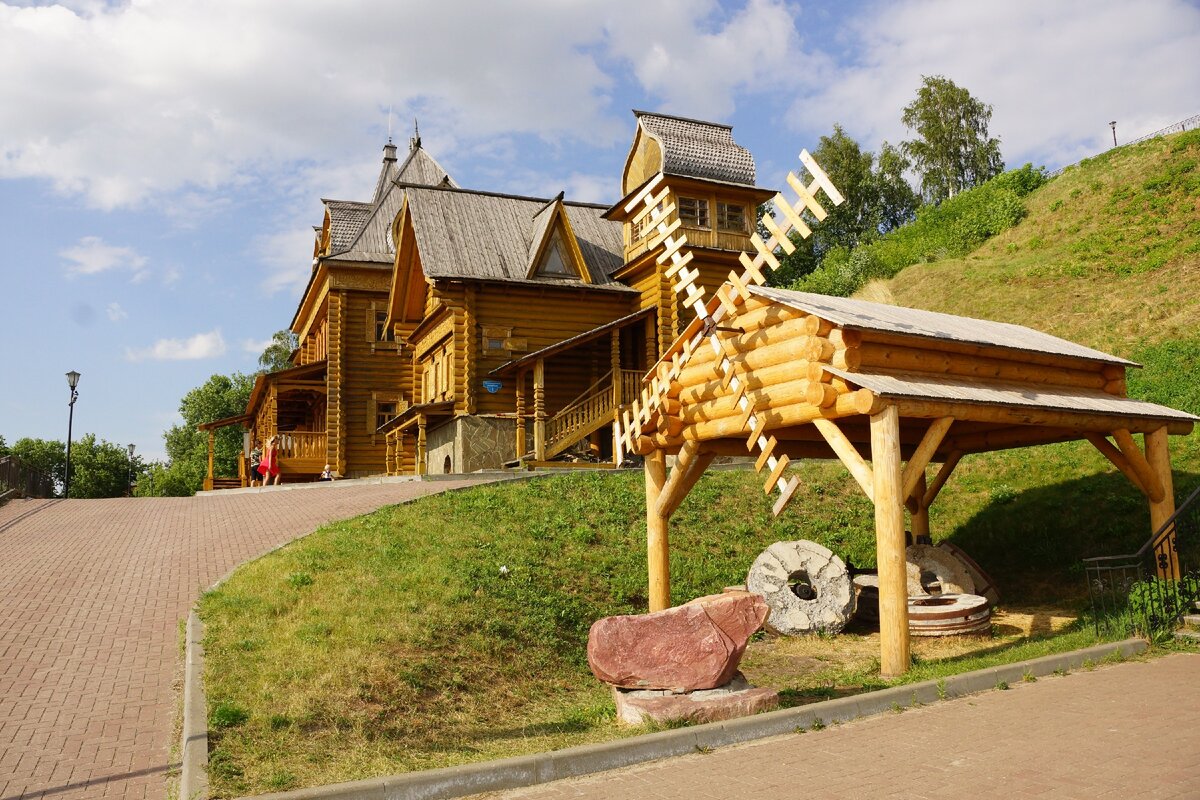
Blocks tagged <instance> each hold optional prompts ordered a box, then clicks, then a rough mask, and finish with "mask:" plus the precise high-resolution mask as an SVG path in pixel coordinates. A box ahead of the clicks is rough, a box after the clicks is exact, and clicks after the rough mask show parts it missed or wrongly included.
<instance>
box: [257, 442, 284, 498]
mask: <svg viewBox="0 0 1200 800" xmlns="http://www.w3.org/2000/svg"><path fill="white" fill-rule="evenodd" d="M258 471H259V472H260V473H261V474H262V477H263V486H270V485H271V483H272V479H274V483H275V485H276V486H278V485H279V484H280V483H281V482H282V478H283V476H282V475H280V474H279V437H278V436H271V437H268V439H267V444H266V446H265V447H264V448H263V453H262V463H260V464H259V465H258Z"/></svg>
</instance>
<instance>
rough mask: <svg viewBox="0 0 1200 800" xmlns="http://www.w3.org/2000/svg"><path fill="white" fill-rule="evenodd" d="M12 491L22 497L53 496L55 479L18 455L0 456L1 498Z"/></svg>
mask: <svg viewBox="0 0 1200 800" xmlns="http://www.w3.org/2000/svg"><path fill="white" fill-rule="evenodd" d="M10 493H11V494H14V495H18V496H21V497H53V496H54V480H53V479H52V478H51V477H50V476H49V475H47V474H46V473H44V472H42V471H40V470H36V469H34V468H33V467H31V466H29V465H28V464H26V463H25V462H24V461H22V460H21V459H19V458H17V457H16V456H0V499H4V498H5V497H6V496H8V495H9V494H10Z"/></svg>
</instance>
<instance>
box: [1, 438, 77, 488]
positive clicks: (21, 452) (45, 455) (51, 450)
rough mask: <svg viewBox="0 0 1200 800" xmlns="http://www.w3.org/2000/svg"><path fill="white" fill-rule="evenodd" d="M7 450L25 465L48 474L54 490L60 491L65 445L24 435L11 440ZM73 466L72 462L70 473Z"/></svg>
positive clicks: (64, 473) (65, 459)
mask: <svg viewBox="0 0 1200 800" xmlns="http://www.w3.org/2000/svg"><path fill="white" fill-rule="evenodd" d="M9 452H10V453H11V454H12V455H14V456H16V457H17V458H19V459H21V461H22V462H23V463H24V464H25V466H27V467H30V468H31V469H36V470H38V471H39V472H44V473H46V474H47V475H49V476H50V478H51V480H53V481H54V485H55V486H56V487H57V488H56V491H58V492H61V491H62V485H63V476H64V475H66V461H67V447H66V445H64V444H63V443H62V442H60V441H56V440H51V439H30V438H29V437H25V438H22V439H17V440H16V441H15V442H13V443H12V447H10V448H9ZM74 467H75V465H74V464H72V465H71V468H72V469H71V472H72V474H74V472H75V469H74Z"/></svg>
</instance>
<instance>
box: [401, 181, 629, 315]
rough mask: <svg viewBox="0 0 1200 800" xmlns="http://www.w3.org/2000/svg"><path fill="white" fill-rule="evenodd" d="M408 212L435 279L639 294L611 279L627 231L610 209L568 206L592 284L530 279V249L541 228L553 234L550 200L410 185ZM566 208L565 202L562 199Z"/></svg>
mask: <svg viewBox="0 0 1200 800" xmlns="http://www.w3.org/2000/svg"><path fill="white" fill-rule="evenodd" d="M406 192H407V194H408V214H409V218H410V219H411V220H412V226H413V231H414V233H415V235H416V244H417V249H418V251H419V252H420V253H421V269H422V270H423V272H424V273H425V276H426V277H427V278H430V279H434V280H436V279H450V280H453V279H473V280H488V281H506V282H510V283H527V284H536V285H539V286H545V285H551V286H576V287H588V288H595V289H606V290H609V291H626V292H632V291H633V290H632V289H630V288H629V287H627V286H625V285H624V284H622V283H619V282H617V281H614V280H613V279H612V278H610V277H609V275H610V274H611V273H612V272H615V271H616V270H617V269H619V268H620V267H621V264H622V262H623V253H624V243H623V241H622V238H621V225H620V224H619V223H615V222H609V221H608V220H605V219H602V218H601V216H600V215H601V214H602V213H603V211H604V208H605V207H604V206H600V205H594V204H591V203H573V202H562V203H561V206H562V213H563V214H564V215H565V216H566V218H567V220H568V222H569V225H570V229H571V231H572V232H573V233H574V235H575V241H576V243H577V245H578V247H579V252H580V255H581V256H582V258H583V262H584V265H585V267H586V268H587V270H588V274H589V277H590V278H591V282H590V283H588V282H585V281H582V280H579V279H578V278H558V277H547V276H535V277H529V263H530V262H529V258H530V251H531V249H533V248H534V247H535V244H534V242H535V237H536V236H537V234H538V231H539V230H540V231H541V233H542V235H545V233H546V229H547V226H548V225H550V219H551V218H552V216H553V215H552V214H548V213H545V212H546V211H547V208H550V209H553V207H554V205H555V201H551V200H547V199H545V198H532V197H518V196H514V195H503V194H493V193H490V192H476V191H469V190H466V189H448V188H433V187H427V186H409V187H407V189H406ZM559 202H561V201H559Z"/></svg>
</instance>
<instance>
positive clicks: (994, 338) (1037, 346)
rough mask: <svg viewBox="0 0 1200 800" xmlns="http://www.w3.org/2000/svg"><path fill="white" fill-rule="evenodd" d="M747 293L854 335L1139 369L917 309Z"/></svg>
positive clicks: (1050, 340) (777, 292)
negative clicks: (863, 332) (923, 340)
mask: <svg viewBox="0 0 1200 800" xmlns="http://www.w3.org/2000/svg"><path fill="white" fill-rule="evenodd" d="M750 293H751V294H754V295H758V296H759V297H765V298H768V299H770V300H772V301H774V302H777V303H781V304H783V305H786V306H788V307H790V308H795V309H799V310H801V311H806V312H808V313H809V314H815V315H816V316H818V317H820V318H821V319H824V320H828V321H829V322H832V323H834V324H836V325H841V326H843V327H847V328H854V329H857V330H872V331H880V332H886V333H894V334H900V335H904V336H919V337H922V338H928V339H937V340H940V341H943V342H958V343H962V344H974V345H980V346H983V347H998V348H1003V349H1005V350H1018V351H1024V352H1027V353H1046V354H1050V355H1056V356H1067V357H1069V358H1080V359H1087V360H1090V361H1100V362H1103V363H1108V364H1122V365H1125V366H1140V365H1139V364H1136V363H1135V362H1133V361H1127V360H1126V359H1123V358H1118V357H1117V356H1113V355H1109V354H1108V353H1102V352H1100V351H1099V350H1093V349H1091V348H1090V347H1084V346H1083V345H1081V344H1076V343H1075V342H1070V341H1067V340H1066V339H1060V338H1058V337H1057V336H1051V335H1050V334H1048V333H1042V332H1041V331H1038V330H1034V329H1033V328H1027V327H1025V326H1023V325H1012V324H1010V323H1007V322H993V321H992V320H986V319H972V318H970V317H959V316H955V315H954V314H942V313H939V312H936V311H924V310H922V309H919V308H903V307H901V306H892V305H887V304H885V303H872V302H868V301H866V300H855V299H853V298H850V297H831V296H829V295H824V294H810V293H808V292H794V291H790V290H788V289H775V288H771V287H767V286H755V287H752V288H751V289H750Z"/></svg>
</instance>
